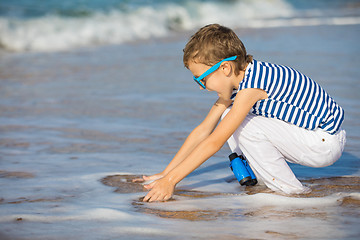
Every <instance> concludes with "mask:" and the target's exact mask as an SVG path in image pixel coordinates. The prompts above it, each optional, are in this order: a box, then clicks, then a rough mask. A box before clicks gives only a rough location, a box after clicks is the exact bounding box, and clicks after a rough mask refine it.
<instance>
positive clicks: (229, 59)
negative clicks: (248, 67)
mask: <svg viewBox="0 0 360 240" xmlns="http://www.w3.org/2000/svg"><path fill="white" fill-rule="evenodd" d="M236 58H237V56H232V57H228V58H225V59H223V60H221V61H220V62H218V63H216V64H215V65H213V66H212V67H211V68H209V69H208V70H206V71H205V72H204V73H203V74H201V76H199V77H195V76H194V81H195V82H196V83H197V84H199V85H200V87H202V88H203V89H206V86H205V84H204V83H202V82H201V81H203V79H204V78H206V77H207V76H208V75H210V74H211V73H213V72H215V71H216V70H218V69H219V67H220V66H221V64H222V63H223V62H225V61H234V60H235V59H236Z"/></svg>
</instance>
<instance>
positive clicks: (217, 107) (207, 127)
mask: <svg viewBox="0 0 360 240" xmlns="http://www.w3.org/2000/svg"><path fill="white" fill-rule="evenodd" d="M231 103H232V101H231V100H227V101H226V100H222V99H220V98H219V99H218V100H217V101H216V102H215V104H214V105H213V106H212V108H211V109H210V111H209V113H208V115H207V116H206V118H205V119H204V120H203V121H202V122H201V123H200V124H199V125H198V126H197V127H196V128H195V129H194V130H193V131H192V132H191V133H190V134H189V136H188V137H187V138H186V140H185V142H184V144H183V145H182V146H181V148H180V149H179V151H178V152H177V154H176V155H175V157H174V158H173V160H172V161H171V162H170V163H169V165H168V166H167V167H166V168H165V170H164V171H163V174H164V175H166V174H168V173H169V172H170V171H171V170H172V169H174V168H175V167H176V166H177V165H178V164H179V163H181V162H182V161H183V160H184V159H185V158H186V157H187V156H189V154H190V153H191V152H192V151H193V150H194V149H195V148H196V147H197V146H198V145H199V143H201V142H202V141H203V140H204V139H206V138H207V137H208V136H209V135H210V134H211V132H212V131H213V130H214V129H215V127H216V125H217V124H218V122H219V120H220V117H221V115H222V114H223V112H224V111H225V110H226V108H227V107H228V106H230V104H231Z"/></svg>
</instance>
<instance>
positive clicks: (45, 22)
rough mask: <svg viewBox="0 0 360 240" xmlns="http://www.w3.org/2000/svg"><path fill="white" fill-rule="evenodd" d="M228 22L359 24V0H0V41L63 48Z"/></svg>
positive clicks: (23, 47) (16, 46) (13, 46)
mask: <svg viewBox="0 0 360 240" xmlns="http://www.w3.org/2000/svg"><path fill="white" fill-rule="evenodd" d="M213 22H217V23H221V24H225V25H227V26H229V27H250V28H263V27H278V26H303V25H323V24H329V25H343V24H346V25H347V24H359V23H360V16H359V1H358V0H318V1H311V0H302V1H295V0H287V1H286V0H252V1H247V0H226V1H214V0H194V1H189V0H172V1H171V0H161V1H154V0H147V1H146V0H133V1H128V0H110V1H101V0H89V1H83V0H63V1H60V2H59V1H56V0H47V1H39V0H12V1H1V2H0V47H1V48H4V49H7V50H10V51H61V50H68V49H74V48H78V47H87V46H94V45H107V44H119V43H124V42H131V41H134V40H143V39H149V38H158V37H166V36H171V35H173V34H175V33H178V32H181V31H186V30H193V29H196V28H199V27H201V26H203V25H205V24H209V23H213Z"/></svg>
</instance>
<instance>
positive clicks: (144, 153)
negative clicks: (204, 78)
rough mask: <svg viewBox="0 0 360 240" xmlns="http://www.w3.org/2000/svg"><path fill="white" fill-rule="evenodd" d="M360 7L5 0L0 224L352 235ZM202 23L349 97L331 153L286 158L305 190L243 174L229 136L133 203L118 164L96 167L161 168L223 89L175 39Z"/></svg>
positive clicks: (59, 230) (156, 235) (2, 231)
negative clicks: (269, 185)
mask: <svg viewBox="0 0 360 240" xmlns="http://www.w3.org/2000/svg"><path fill="white" fill-rule="evenodd" d="M359 10H360V3H359V1H301V3H299V1H280V0H273V1H270V0H269V1H115V0H113V1H106V2H105V3H104V2H102V1H95V0H93V1H87V2H86V3H85V1H61V2H59V1H35V0H33V1H19V0H17V1H8V2H5V1H1V2H0V43H1V44H0V45H1V50H0V239H65V238H66V239H75V238H77V239H169V238H174V239H191V238H192V239H356V238H357V237H358V236H359V235H360V231H359V228H358V225H359V223H360V222H359V217H360V208H359V206H360V204H359V202H360V189H359V176H360V170H359V169H360V161H359V159H360V150H359V149H360V130H359V128H360V123H359V117H360V114H359V111H358V109H359V108H360V104H359V102H360V101H359V100H360V95H359V91H360V89H359V88H360V87H359V79H360V69H359V64H360V57H359V56H360V46H359V43H358V39H359V37H360V20H359V17H360V14H359V13H360V11H359ZM212 22H220V23H223V24H226V25H228V26H231V27H233V28H234V29H236V33H237V34H238V35H239V36H240V38H241V39H242V40H243V42H244V44H245V46H246V47H247V50H248V52H249V53H251V54H253V55H254V57H255V58H256V59H258V60H263V61H270V62H274V63H280V64H284V65H289V66H292V67H294V68H296V69H298V70H300V71H301V72H304V73H305V74H307V75H308V76H310V77H311V78H312V79H314V80H315V81H317V82H318V83H320V84H321V85H322V86H323V87H324V88H325V89H326V90H327V92H328V93H329V94H330V95H331V96H332V97H334V98H335V100H336V101H337V102H338V103H339V104H340V105H341V106H343V107H344V109H345V114H346V115H345V122H344V125H343V128H344V129H345V130H346V131H347V145H346V147H345V152H344V154H343V156H342V157H341V158H340V160H339V161H337V162H336V163H335V164H334V165H332V166H330V167H326V168H320V169H315V168H308V167H302V166H299V165H291V167H292V169H293V170H294V172H295V174H296V175H297V177H298V178H299V179H301V181H303V182H304V184H306V185H309V186H310V187H312V188H313V189H314V195H311V196H282V195H277V194H273V193H269V192H267V191H266V190H265V191H264V190H256V189H257V188H256V189H255V190H254V192H251V191H252V190H251V189H245V188H243V187H240V186H239V184H238V183H237V182H236V181H234V177H233V175H232V172H231V170H230V169H229V166H228V158H227V156H228V155H229V154H230V152H229V148H228V147H227V146H224V147H223V148H222V149H221V150H220V151H219V152H218V153H217V154H215V156H213V157H212V158H211V159H209V160H208V161H207V162H205V163H204V164H203V165H202V166H201V167H200V168H199V169H197V170H196V171H194V172H193V173H192V174H190V175H189V176H188V177H187V178H185V179H184V180H183V181H182V182H181V183H179V184H178V187H177V188H178V189H180V190H181V191H183V192H181V191H179V192H177V193H176V194H175V196H174V199H175V201H170V202H166V203H152V204H151V203H144V204H143V203H141V202H140V201H139V199H140V198H141V197H143V196H144V194H145V193H144V192H142V191H141V190H138V186H137V187H135V186H133V185H132V184H131V183H129V182H127V180H126V179H125V178H124V179H120V181H119V182H117V185H116V184H115V183H114V182H112V183H110V184H104V182H103V181H102V179H104V178H106V177H108V176H110V179H111V176H114V175H115V176H116V175H124V174H126V175H131V176H132V175H141V174H153V173H157V172H159V171H161V170H162V169H163V168H164V167H165V166H166V165H167V163H168V162H169V161H170V160H171V158H172V157H173V156H174V154H175V153H176V151H177V150H178V149H179V147H180V146H181V144H182V143H183V141H184V140H185V138H186V136H187V134H188V133H189V132H190V131H191V130H192V128H194V127H195V126H197V124H198V123H200V121H201V120H202V119H203V118H204V117H205V114H206V113H207V111H208V110H209V109H210V107H211V106H212V104H213V102H214V101H216V99H217V95H216V94H214V93H211V92H206V91H200V90H199V88H198V87H197V85H196V84H194V83H193V80H192V76H191V73H190V72H189V71H188V70H186V69H185V68H184V67H183V64H182V49H183V47H184V46H185V44H186V41H187V39H188V38H189V37H190V35H191V34H192V32H193V31H195V30H196V29H197V28H198V27H199V26H202V25H204V24H207V23H212ZM338 177H343V178H338ZM111 184H113V185H112V186H108V185H111ZM117 188H118V190H117Z"/></svg>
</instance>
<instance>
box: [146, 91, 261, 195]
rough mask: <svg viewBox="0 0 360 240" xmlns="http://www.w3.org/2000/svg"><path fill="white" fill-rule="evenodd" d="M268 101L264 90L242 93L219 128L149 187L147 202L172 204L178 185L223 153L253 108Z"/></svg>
mask: <svg viewBox="0 0 360 240" xmlns="http://www.w3.org/2000/svg"><path fill="white" fill-rule="evenodd" d="M265 98H267V94H266V92H265V91H263V90H260V89H244V90H241V91H239V92H238V94H237V96H236V98H235V101H234V105H233V107H232V108H231V110H230V111H229V113H228V114H227V115H226V117H225V118H224V119H223V120H222V121H221V122H220V123H219V125H218V126H217V128H216V129H215V130H214V131H213V132H212V133H211V134H210V135H209V136H208V137H206V138H205V139H204V140H203V141H202V142H201V143H199V144H198V145H197V146H196V147H195V148H194V149H193V150H192V151H191V153H190V154H189V155H188V156H187V157H186V158H185V159H184V160H183V161H181V162H180V163H179V164H178V165H177V166H176V167H174V168H173V169H172V170H171V171H170V172H169V173H167V174H166V175H165V176H164V177H163V178H161V179H159V180H157V181H154V182H152V183H151V184H149V185H147V186H146V188H148V189H152V190H151V191H150V192H149V193H148V194H147V195H146V196H145V198H144V201H150V202H152V201H164V200H168V199H169V198H170V197H171V196H172V194H173V191H174V187H175V185H176V184H177V183H178V182H180V181H181V180H182V179H183V178H185V177H186V176H187V175H188V174H189V173H191V172H192V171H193V170H194V169H196V168H197V167H199V166H200V165H201V164H202V163H203V162H205V161H206V160H207V159H208V158H210V157H211V156H212V155H213V154H215V153H216V152H217V151H219V150H220V148H221V147H222V146H223V145H224V143H225V142H226V141H227V140H228V139H229V138H230V136H231V135H232V134H233V133H234V132H235V130H236V129H237V128H238V127H239V126H240V124H241V123H242V122H243V120H244V119H245V117H246V115H247V114H248V113H249V111H250V109H251V108H252V106H253V105H254V104H255V103H256V102H257V101H258V100H260V99H265ZM220 116H221V115H220Z"/></svg>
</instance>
